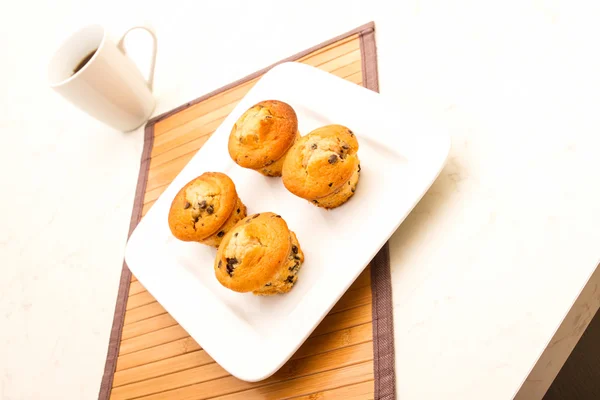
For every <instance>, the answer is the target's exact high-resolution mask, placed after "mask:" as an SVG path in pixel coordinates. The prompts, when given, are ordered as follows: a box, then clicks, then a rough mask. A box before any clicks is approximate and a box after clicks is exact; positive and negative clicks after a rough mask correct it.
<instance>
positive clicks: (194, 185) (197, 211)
mask: <svg viewBox="0 0 600 400" xmlns="http://www.w3.org/2000/svg"><path fill="white" fill-rule="evenodd" d="M237 198H238V195H237V193H236V190H235V185H234V183H233V181H232V180H231V178H229V177H228V176H227V175H225V174H223V173H220V172H205V173H203V174H202V175H200V176H199V177H197V178H195V179H193V180H192V181H190V182H188V183H187V184H186V185H185V186H184V187H183V188H181V190H180V191H179V193H177V195H176V196H175V198H174V199H173V202H172V203H171V209H170V210H169V227H170V228H171V232H172V233H173V236H175V237H176V238H178V239H180V240H183V241H198V240H202V239H205V238H207V237H209V236H210V235H212V234H214V233H216V232H217V231H218V230H219V229H220V228H221V226H223V224H224V223H225V221H226V220H227V219H228V218H229V216H230V215H231V213H232V212H233V209H234V208H235V205H236V202H237Z"/></svg>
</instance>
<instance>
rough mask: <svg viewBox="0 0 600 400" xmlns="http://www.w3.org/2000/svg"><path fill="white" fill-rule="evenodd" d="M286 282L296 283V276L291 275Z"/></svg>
mask: <svg viewBox="0 0 600 400" xmlns="http://www.w3.org/2000/svg"><path fill="white" fill-rule="evenodd" d="M285 282H286V283H294V276H293V275H289V276H288V277H287V278H286V279H285Z"/></svg>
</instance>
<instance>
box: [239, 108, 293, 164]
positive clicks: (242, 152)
mask: <svg viewBox="0 0 600 400" xmlns="http://www.w3.org/2000/svg"><path fill="white" fill-rule="evenodd" d="M299 137H300V133H299V132H298V119H297V118H296V112H295V111H294V109H293V108H292V107H290V106H289V105H288V104H286V103H284V102H282V101H275V100H267V101H261V102H260V103H258V104H255V105H254V106H252V107H250V108H249V109H248V110H246V112H245V113H244V114H242V116H241V117H240V118H239V119H238V120H237V122H236V123H235V124H234V125H233V128H232V129H231V133H230V134H229V144H228V148H229V155H230V156H231V158H232V159H233V161H235V162H236V164H238V165H239V166H241V167H244V168H250V169H253V170H255V171H258V172H260V173H261V174H263V175H266V176H281V168H282V166H283V160H284V159H285V155H286V153H287V151H288V150H289V149H290V147H292V145H293V144H294V142H295V141H296V140H297V139H298V138H299Z"/></svg>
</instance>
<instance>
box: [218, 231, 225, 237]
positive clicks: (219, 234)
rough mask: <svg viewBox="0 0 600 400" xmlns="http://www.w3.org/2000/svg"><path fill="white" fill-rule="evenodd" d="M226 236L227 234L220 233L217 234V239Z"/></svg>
mask: <svg viewBox="0 0 600 400" xmlns="http://www.w3.org/2000/svg"><path fill="white" fill-rule="evenodd" d="M223 236H225V232H223V231H220V232H219V233H217V237H223Z"/></svg>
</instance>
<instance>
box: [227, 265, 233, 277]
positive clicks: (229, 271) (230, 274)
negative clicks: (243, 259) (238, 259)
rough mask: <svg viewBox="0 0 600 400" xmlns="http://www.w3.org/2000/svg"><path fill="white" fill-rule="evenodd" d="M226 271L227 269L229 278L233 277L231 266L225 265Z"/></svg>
mask: <svg viewBox="0 0 600 400" xmlns="http://www.w3.org/2000/svg"><path fill="white" fill-rule="evenodd" d="M226 269H227V273H228V274H229V276H232V275H233V270H234V268H233V265H231V264H227V267H226Z"/></svg>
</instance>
